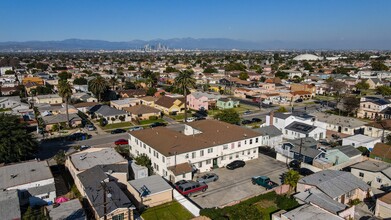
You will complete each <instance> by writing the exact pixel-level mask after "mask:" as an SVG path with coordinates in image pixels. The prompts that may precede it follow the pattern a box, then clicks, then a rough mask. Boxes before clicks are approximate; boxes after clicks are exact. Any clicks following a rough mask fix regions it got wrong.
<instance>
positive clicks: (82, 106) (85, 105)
mask: <svg viewBox="0 0 391 220" xmlns="http://www.w3.org/2000/svg"><path fill="white" fill-rule="evenodd" d="M96 104H97V103H96V102H80V103H76V104H73V107H75V108H76V109H77V110H78V111H81V112H83V113H87V112H88V111H89V109H90V108H91V107H93V106H95V105H96Z"/></svg>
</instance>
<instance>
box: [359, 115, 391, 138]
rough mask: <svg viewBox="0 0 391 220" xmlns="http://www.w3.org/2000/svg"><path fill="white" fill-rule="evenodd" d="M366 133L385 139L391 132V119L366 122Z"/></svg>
mask: <svg viewBox="0 0 391 220" xmlns="http://www.w3.org/2000/svg"><path fill="white" fill-rule="evenodd" d="M364 134H365V135H367V136H370V137H380V138H382V140H383V139H384V138H385V137H387V136H388V135H389V134H391V119H383V120H381V121H374V122H370V123H368V124H365V130H364Z"/></svg>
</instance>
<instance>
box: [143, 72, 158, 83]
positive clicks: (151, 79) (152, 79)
mask: <svg viewBox="0 0 391 220" xmlns="http://www.w3.org/2000/svg"><path fill="white" fill-rule="evenodd" d="M141 76H142V77H143V78H144V79H146V84H147V85H148V87H155V86H156V85H157V82H158V78H159V74H158V73H154V72H152V71H151V70H145V71H144V72H143V73H142V74H141Z"/></svg>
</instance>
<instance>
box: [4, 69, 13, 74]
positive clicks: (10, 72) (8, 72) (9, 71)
mask: <svg viewBox="0 0 391 220" xmlns="http://www.w3.org/2000/svg"><path fill="white" fill-rule="evenodd" d="M5 75H15V71H13V70H6V71H5Z"/></svg>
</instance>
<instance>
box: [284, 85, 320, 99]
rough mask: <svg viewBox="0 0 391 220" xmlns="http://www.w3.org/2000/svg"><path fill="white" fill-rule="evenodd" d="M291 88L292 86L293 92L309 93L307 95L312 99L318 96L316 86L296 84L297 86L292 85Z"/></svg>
mask: <svg viewBox="0 0 391 220" xmlns="http://www.w3.org/2000/svg"><path fill="white" fill-rule="evenodd" d="M290 86H291V92H308V93H306V94H308V95H309V96H310V97H314V96H315V95H316V87H315V86H314V85H311V84H304V83H301V84H298V83H295V84H291V85H290Z"/></svg>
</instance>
